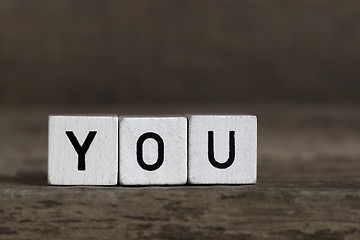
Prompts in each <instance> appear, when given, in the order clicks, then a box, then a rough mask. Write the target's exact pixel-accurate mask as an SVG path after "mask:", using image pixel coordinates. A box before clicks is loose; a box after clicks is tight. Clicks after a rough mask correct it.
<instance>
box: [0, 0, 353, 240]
mask: <svg viewBox="0 0 360 240" xmlns="http://www.w3.org/2000/svg"><path fill="white" fill-rule="evenodd" d="M359 90H360V1H359V0H344V1H335V0H117V1H106V0H105V1H95V0H55V1H54V0H33V1H26V0H0V239H30V238H32V239H44V238H45V239H71V238H76V239H86V240H89V239H179V240H180V239H209V240H210V239H224V240H226V239H254V240H257V239H274V240H275V239H276V240H285V239H323V240H329V239H339V240H344V239H349V240H350V239H360V224H359V223H360V192H359V189H360V174H359V172H360V125H359V123H360V111H359V109H360V108H359V107H360V101H359V100H360V95H359V94H358V92H359ZM189 112H198V113H199V112H205V113H217V112H222V113H235V114H239V113H243V112H247V113H250V114H255V115H256V116H257V117H258V182H257V184H255V185H248V186H243V185H238V186H226V185H218V186H203V185H200V186H190V185H187V186H168V187H154V186H151V187H136V188H131V187H124V186H117V187H94V186H87V187H83V186H71V187H69V186H67V187H59V186H58V187H56V186H50V185H48V184H47V160H48V157H47V152H48V149H47V147H48V135H47V134H48V115H49V114H62V113H69V114H71V113H91V114H92V113H114V114H119V115H123V114H182V113H189Z"/></svg>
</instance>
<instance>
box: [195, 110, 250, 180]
mask: <svg viewBox="0 0 360 240" xmlns="http://www.w3.org/2000/svg"><path fill="white" fill-rule="evenodd" d="M188 118H189V149H188V151H189V164H188V165H189V169H188V174H189V177H188V182H189V183H191V184H251V183H255V182H256V164H257V119H256V117H255V116H247V115H189V116H188Z"/></svg>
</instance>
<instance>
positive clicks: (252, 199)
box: [0, 103, 360, 239]
mask: <svg viewBox="0 0 360 240" xmlns="http://www.w3.org/2000/svg"><path fill="white" fill-rule="evenodd" d="M0 109H1V111H0V239H28V238H35V239H42V238H43V239H67V238H76V239H99V238H100V239H115V238H116V239H169V238H170V239H204V238H206V239H234V238H236V239H360V192H359V188H360V124H359V123H360V111H359V105H358V104H351V103H321V104H284V103H256V104H225V103H219V104H191V105H190V104H189V105H172V104H162V105H113V106H85V107H84V106H76V105H75V106H74V105H71V106H64V105H62V106H8V105H2V106H1V107H0ZM189 112H204V113H209V112H222V113H243V112H245V113H252V114H256V115H257V116H258V121H259V122H258V128H259V129H258V130H259V136H258V141H259V142H258V155H259V156H258V183H257V184H256V185H243V186H240V185H238V186H228V185H216V186H212V185H210V186H190V185H187V186H173V187H161V186H155V187H121V186H116V187H94V186H85V187H84V186H69V187H59V186H49V185H48V184H47V179H46V171H47V169H46V164H47V117H48V114H50V113H116V114H168V113H169V114H173V113H189Z"/></svg>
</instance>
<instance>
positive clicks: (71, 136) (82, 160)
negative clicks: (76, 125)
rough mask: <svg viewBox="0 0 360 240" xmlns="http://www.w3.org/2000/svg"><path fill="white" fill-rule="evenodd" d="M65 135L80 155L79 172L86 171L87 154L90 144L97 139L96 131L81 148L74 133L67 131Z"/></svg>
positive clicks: (90, 134) (89, 135)
mask: <svg viewBox="0 0 360 240" xmlns="http://www.w3.org/2000/svg"><path fill="white" fill-rule="evenodd" d="M65 133H66V135H67V136H68V138H69V139H70V142H71V144H72V145H73V146H74V148H75V151H76V153H77V154H78V170H79V171H85V154H86V152H87V151H88V149H89V147H90V144H91V143H92V141H93V140H94V138H95V135H96V131H91V132H89V134H88V135H87V137H86V139H85V142H84V144H83V145H82V146H80V144H79V142H78V140H77V139H76V137H75V135H74V133H73V132H72V131H66V132H65Z"/></svg>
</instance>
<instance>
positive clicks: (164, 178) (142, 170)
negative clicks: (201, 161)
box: [119, 116, 187, 185]
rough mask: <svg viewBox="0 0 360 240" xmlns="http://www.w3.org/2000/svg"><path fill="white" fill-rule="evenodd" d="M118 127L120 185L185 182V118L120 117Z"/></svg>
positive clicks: (176, 183) (178, 183) (175, 183)
mask: <svg viewBox="0 0 360 240" xmlns="http://www.w3.org/2000/svg"><path fill="white" fill-rule="evenodd" d="M119 126H120V131H119V132H120V137H119V139H120V140H119V150H120V153H119V154H120V161H119V182H120V184H124V185H180V184H185V183H186V181H187V119H186V117H178V116H173V117H171V116H168V117H166V116H164V117H120V125H119Z"/></svg>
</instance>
